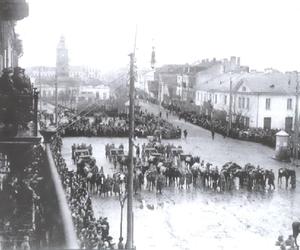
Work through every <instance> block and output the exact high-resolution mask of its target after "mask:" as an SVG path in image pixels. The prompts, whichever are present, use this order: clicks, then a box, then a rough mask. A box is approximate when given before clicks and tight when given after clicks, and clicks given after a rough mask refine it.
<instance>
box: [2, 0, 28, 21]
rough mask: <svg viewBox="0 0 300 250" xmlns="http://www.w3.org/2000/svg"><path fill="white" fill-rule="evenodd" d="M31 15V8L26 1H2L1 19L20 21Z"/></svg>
mask: <svg viewBox="0 0 300 250" xmlns="http://www.w3.org/2000/svg"><path fill="white" fill-rule="evenodd" d="M28 14H29V7H28V4H27V3H26V2H25V0H0V19H1V20H4V21H18V20H21V19H23V18H25V17H27V16H28Z"/></svg>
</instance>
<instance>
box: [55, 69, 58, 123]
mask: <svg viewBox="0 0 300 250" xmlns="http://www.w3.org/2000/svg"><path fill="white" fill-rule="evenodd" d="M55 126H56V128H58V93H57V72H56V73H55Z"/></svg>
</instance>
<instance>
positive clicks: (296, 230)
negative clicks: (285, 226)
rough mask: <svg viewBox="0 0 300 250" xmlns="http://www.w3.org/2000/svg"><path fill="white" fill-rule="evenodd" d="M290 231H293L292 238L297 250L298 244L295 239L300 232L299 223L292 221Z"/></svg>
mask: <svg viewBox="0 0 300 250" xmlns="http://www.w3.org/2000/svg"><path fill="white" fill-rule="evenodd" d="M292 230H293V237H294V239H295V245H296V247H297V249H299V246H298V243H297V237H298V234H299V232H300V222H299V221H294V222H293V224H292Z"/></svg>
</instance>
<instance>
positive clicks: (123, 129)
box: [61, 111, 181, 139]
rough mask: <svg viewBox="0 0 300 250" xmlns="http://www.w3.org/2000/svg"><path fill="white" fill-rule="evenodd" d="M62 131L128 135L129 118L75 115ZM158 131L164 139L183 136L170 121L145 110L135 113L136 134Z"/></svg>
mask: <svg viewBox="0 0 300 250" xmlns="http://www.w3.org/2000/svg"><path fill="white" fill-rule="evenodd" d="M61 133H62V135H63V136H99V137H127V136H128V135H129V118H128V116H127V115H126V114H119V115H115V116H113V117H108V116H107V115H106V114H101V115H100V116H97V115H94V116H92V117H79V118H78V117H77V116H74V115H73V116H69V118H68V122H67V123H66V124H64V126H63V129H62V131H61ZM158 133H159V134H161V137H162V138H163V139H177V138H181V129H180V128H179V127H175V126H174V125H173V124H171V123H170V122H168V121H166V120H164V119H161V118H160V117H157V116H155V115H153V114H149V113H147V112H143V111H140V112H139V113H137V114H136V115H135V136H138V137H142V138H145V137H147V136H153V135H154V134H158Z"/></svg>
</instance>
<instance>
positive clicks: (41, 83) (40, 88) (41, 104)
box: [39, 67, 42, 112]
mask: <svg viewBox="0 0 300 250" xmlns="http://www.w3.org/2000/svg"><path fill="white" fill-rule="evenodd" d="M39 84H40V112H42V82H41V67H39Z"/></svg>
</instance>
